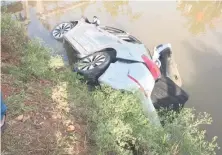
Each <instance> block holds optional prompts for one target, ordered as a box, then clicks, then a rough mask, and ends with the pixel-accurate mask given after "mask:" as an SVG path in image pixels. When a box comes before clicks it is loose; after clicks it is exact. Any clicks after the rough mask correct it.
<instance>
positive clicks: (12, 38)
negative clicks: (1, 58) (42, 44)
mask: <svg viewBox="0 0 222 155" xmlns="http://www.w3.org/2000/svg"><path fill="white" fill-rule="evenodd" d="M26 42H27V37H26V35H25V29H24V27H22V25H21V24H20V23H18V22H17V21H16V20H14V19H12V17H11V14H7V13H4V12H3V13H2V16H1V44H2V50H3V51H4V52H9V53H12V55H16V54H18V53H21V52H22V51H23V49H24V45H25V44H26Z"/></svg>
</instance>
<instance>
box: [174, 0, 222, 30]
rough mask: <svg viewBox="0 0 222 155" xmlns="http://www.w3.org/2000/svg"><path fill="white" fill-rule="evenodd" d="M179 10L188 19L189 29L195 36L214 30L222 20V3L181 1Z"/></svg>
mask: <svg viewBox="0 0 222 155" xmlns="http://www.w3.org/2000/svg"><path fill="white" fill-rule="evenodd" d="M177 8H178V10H180V11H181V12H182V15H183V16H185V17H186V18H187V19H188V23H187V26H188V29H189V31H190V32H192V33H194V34H198V33H200V32H204V31H205V30H206V28H207V27H209V28H214V27H215V25H217V23H218V22H219V20H221V15H222V1H180V2H179V3H178V7H177Z"/></svg>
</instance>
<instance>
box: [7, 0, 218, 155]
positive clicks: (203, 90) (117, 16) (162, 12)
mask: <svg viewBox="0 0 222 155" xmlns="http://www.w3.org/2000/svg"><path fill="white" fill-rule="evenodd" d="M8 11H9V12H12V13H14V15H15V16H17V18H19V19H20V20H22V21H23V22H25V23H27V24H28V25H27V31H28V34H29V36H30V37H31V38H34V37H39V38H41V39H42V40H43V41H44V42H45V43H46V44H47V45H48V46H50V47H52V48H54V49H55V50H56V53H55V54H60V55H62V56H63V58H64V60H65V62H68V61H67V60H68V58H67V55H66V52H65V50H64V48H63V45H62V44H61V43H59V42H57V41H55V40H54V39H53V38H52V36H51V33H50V32H51V30H52V29H53V27H54V26H55V25H56V24H58V23H60V22H63V21H70V20H75V19H79V18H80V17H81V16H82V15H84V16H86V17H88V18H89V19H90V20H91V19H92V17H93V16H94V15H96V16H97V17H99V19H100V21H101V24H103V25H109V26H113V27H117V28H120V29H123V30H126V31H128V32H130V33H131V34H133V35H134V36H135V37H137V38H138V39H139V40H140V41H142V42H143V43H144V44H145V45H146V46H147V47H149V48H150V49H151V50H152V49H153V47H154V46H156V45H158V44H161V43H171V44H172V47H173V52H174V57H175V61H176V62H177V65H178V69H179V72H180V75H181V77H182V82H183V87H184V89H185V90H186V91H187V92H188V94H189V95H190V99H189V101H188V103H187V105H186V106H187V107H194V108H195V109H197V110H198V111H202V112H203V111H205V112H208V113H210V114H211V115H212V117H213V120H214V121H213V124H212V125H211V126H207V130H208V134H207V137H208V138H211V137H212V136H214V135H216V136H218V137H219V139H218V143H219V145H220V146H222V120H221V118H222V1H209V2H207V1H204V2H200V1H193V2H191V1H186V2H178V1H177V2H176V1H163V2H161V1H156V2H153V1H115V2H110V1H109V2H103V1H99V2H95V1H88V2H84V1H75V2H74V1H40V0H39V1H38V2H35V1H29V2H28V1H23V2H16V3H15V4H14V5H10V6H9V8H8ZM218 154H222V150H220V151H218Z"/></svg>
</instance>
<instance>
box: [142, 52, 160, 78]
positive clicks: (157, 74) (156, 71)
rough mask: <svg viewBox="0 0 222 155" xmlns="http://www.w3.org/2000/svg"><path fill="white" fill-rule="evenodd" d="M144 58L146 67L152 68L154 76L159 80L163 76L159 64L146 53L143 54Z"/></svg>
mask: <svg viewBox="0 0 222 155" xmlns="http://www.w3.org/2000/svg"><path fill="white" fill-rule="evenodd" d="M142 59H143V61H144V62H145V64H146V67H147V68H148V69H149V70H150V72H151V74H152V76H153V78H154V79H155V80H157V79H158V78H159V77H160V76H161V72H160V69H159V68H158V66H157V65H156V64H155V63H154V62H153V61H152V60H150V59H149V58H148V57H147V56H146V55H142Z"/></svg>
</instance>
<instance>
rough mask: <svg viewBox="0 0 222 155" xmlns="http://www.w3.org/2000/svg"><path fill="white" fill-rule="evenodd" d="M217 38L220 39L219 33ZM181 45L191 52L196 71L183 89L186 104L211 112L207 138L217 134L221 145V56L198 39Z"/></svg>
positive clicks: (201, 110)
mask: <svg viewBox="0 0 222 155" xmlns="http://www.w3.org/2000/svg"><path fill="white" fill-rule="evenodd" d="M218 39H220V40H221V39H222V38H221V36H220V35H219V36H218ZM183 45H184V48H185V49H186V50H187V51H191V52H192V53H191V57H190V59H192V61H193V62H194V66H193V67H194V70H195V72H196V73H195V75H193V79H192V83H191V84H188V85H186V86H185V89H186V90H188V92H189V94H190V99H189V102H188V104H187V106H189V107H195V109H197V110H198V111H200V112H203V111H206V112H207V113H209V114H211V116H212V117H213V123H212V125H210V126H206V129H207V130H208V132H207V133H208V134H207V138H208V139H210V138H212V137H213V136H218V144H219V146H222V137H221V135H222V131H221V127H222V122H221V109H222V105H221V88H222V82H221V79H222V72H221V68H222V63H221V62H222V56H221V55H220V54H219V53H218V50H217V49H215V48H214V47H212V46H207V45H206V44H205V43H204V42H202V41H200V40H197V41H196V42H194V43H193V44H192V43H191V42H190V41H185V42H183ZM187 70H188V72H187V73H189V68H187ZM220 153H221V152H220ZM218 154H219V151H218Z"/></svg>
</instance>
